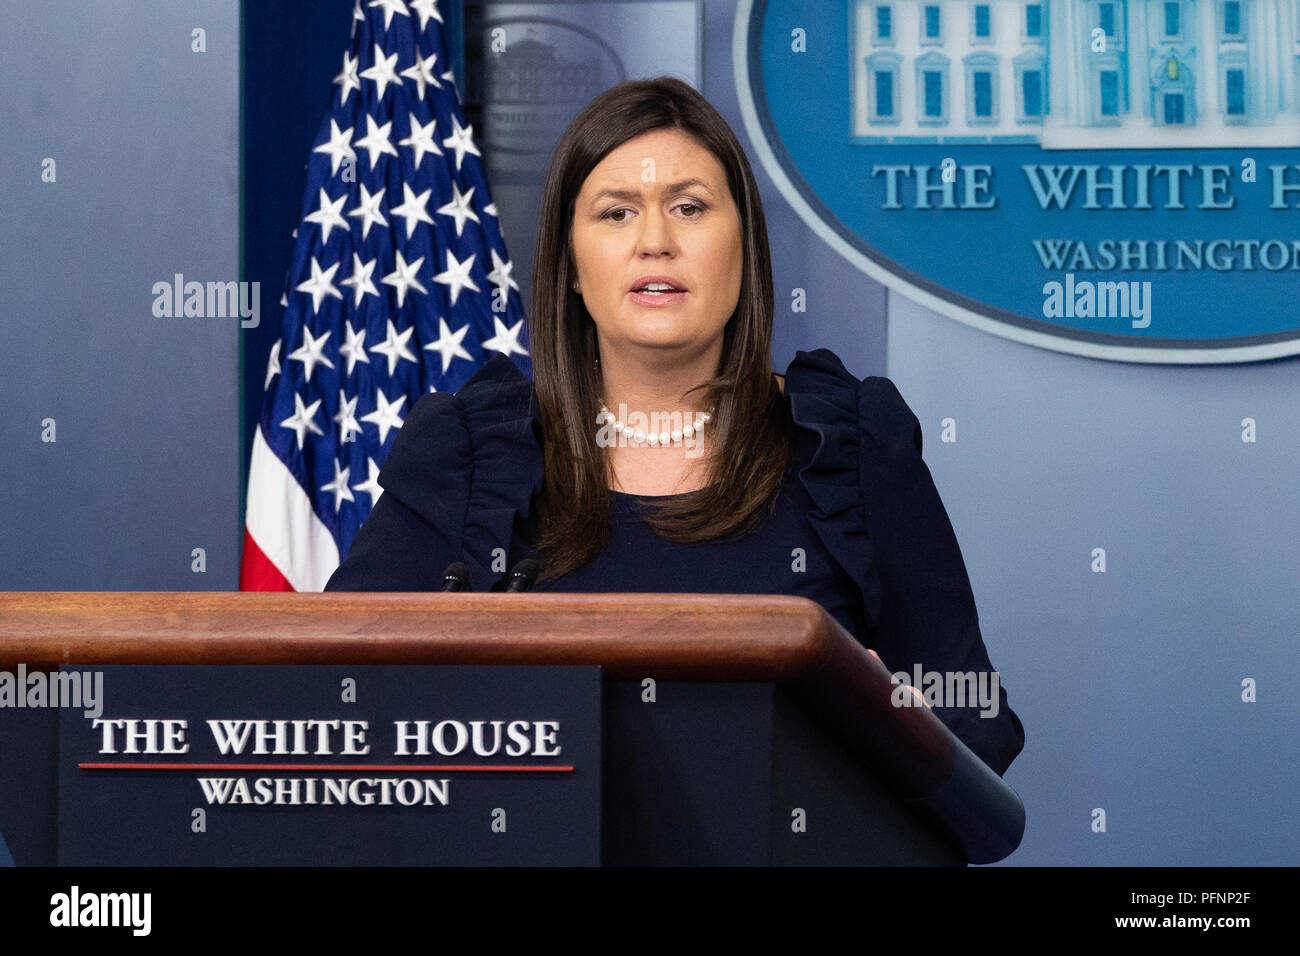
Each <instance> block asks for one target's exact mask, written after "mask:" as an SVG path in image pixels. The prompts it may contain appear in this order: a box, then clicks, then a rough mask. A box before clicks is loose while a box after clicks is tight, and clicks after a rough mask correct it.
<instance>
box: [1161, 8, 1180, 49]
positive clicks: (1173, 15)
mask: <svg viewBox="0 0 1300 956" xmlns="http://www.w3.org/2000/svg"><path fill="white" fill-rule="evenodd" d="M1164 6H1165V16H1164V20H1165V38H1166V39H1170V38H1172V37H1177V36H1179V35H1180V34H1181V33H1182V30H1181V26H1182V24H1181V23H1180V22H1179V21H1180V19H1181V17H1180V14H1181V13H1182V4H1180V3H1178V2H1177V0H1169V2H1167V3H1166V4H1165V5H1164Z"/></svg>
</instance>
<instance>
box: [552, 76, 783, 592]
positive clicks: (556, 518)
mask: <svg viewBox="0 0 1300 956" xmlns="http://www.w3.org/2000/svg"><path fill="white" fill-rule="evenodd" d="M659 129H677V130H680V131H681V132H683V133H686V134H687V135H689V136H691V137H693V138H694V139H695V140H696V141H697V142H698V143H699V144H700V145H701V146H703V147H704V148H706V149H708V150H709V151H710V152H712V153H713V155H714V156H715V157H716V158H717V160H718V162H719V163H720V164H721V166H722V167H723V169H725V170H726V171H727V185H728V187H729V188H730V190H731V198H732V200H733V201H734V202H735V205H736V209H737V211H738V212H739V214H740V226H741V233H742V243H743V274H742V276H741V283H740V298H739V300H738V302H737V304H736V311H735V312H734V313H733V315H732V316H731V318H730V320H729V321H728V323H727V325H726V328H725V330H724V332H723V345H722V357H721V361H720V364H719V372H718V374H717V375H716V376H714V377H713V378H711V379H709V380H707V381H705V382H702V383H701V384H700V385H698V386H696V387H695V388H693V389H691V391H697V390H702V392H703V397H704V399H705V401H706V402H707V404H708V405H712V406H713V407H715V408H716V412H715V413H714V416H713V421H712V422H711V423H710V425H709V428H710V429H711V434H710V437H711V439H712V441H713V444H712V449H711V454H710V456H709V471H708V477H709V481H708V484H707V486H706V487H704V488H702V489H700V490H698V491H695V492H692V493H690V494H689V495H686V496H683V497H680V498H671V499H668V500H665V501H657V502H655V503H654V504H653V506H650V507H648V508H647V509H646V513H645V520H646V521H647V523H648V524H649V525H650V526H651V527H652V528H653V529H654V530H655V531H656V532H657V533H659V534H660V535H662V536H663V537H665V538H668V539H670V540H673V541H683V542H690V541H705V540H711V539H716V538H724V537H729V536H732V535H737V534H742V533H744V532H745V531H748V530H750V529H751V528H753V526H754V525H755V524H757V523H758V521H759V519H760V518H761V512H762V510H763V508H764V507H765V506H767V507H768V509H769V510H770V509H772V508H774V507H775V503H776V496H777V494H778V493H779V491H780V489H781V485H782V482H783V479H784V477H785V471H786V468H787V467H788V465H789V460H790V432H791V424H790V420H789V408H788V405H787V404H786V402H785V400H784V398H783V396H782V395H781V391H780V389H779V388H778V387H777V384H776V382H775V381H774V380H773V376H772V368H771V343H772V314H773V292H772V263H771V257H770V254H769V251H768V244H767V226H766V223H765V221H764V218H763V204H762V200H761V198H760V197H759V194H758V186H757V184H756V183H755V181H754V174H753V172H752V170H751V169H750V167H749V161H748V159H746V157H745V153H744V150H743V149H742V148H741V145H740V142H739V141H738V140H737V139H736V135H735V133H733V132H732V130H731V127H729V126H728V125H727V123H726V121H725V120H724V119H723V118H722V117H721V116H720V115H719V114H718V111H717V110H715V109H714V108H713V106H712V105H711V104H710V103H709V102H708V101H707V100H706V99H705V98H704V97H703V96H701V95H700V94H699V93H697V92H696V91H695V90H694V89H692V88H691V87H690V86H688V85H687V84H686V83H683V82H682V81H681V80H678V79H674V78H672V77H657V78H655V79H652V80H631V81H628V82H626V83H620V84H618V85H617V86H614V87H611V88H610V89H608V90H606V91H605V92H604V93H602V94H601V95H600V96H598V97H596V99H594V100H593V101H592V102H591V103H590V104H589V105H588V106H587V108H586V109H585V110H583V111H582V113H581V114H579V115H578V116H577V117H576V118H575V119H574V120H573V122H572V123H570V124H569V127H568V129H566V130H565V131H564V135H563V136H562V137H561V138H560V141H559V143H558V144H557V146H556V148H555V153H554V155H553V156H552V158H551V165H550V168H549V170H548V172H547V175H546V185H545V188H544V191H543V193H542V203H541V212H540V221H541V224H542V227H541V229H540V230H539V232H538V234H537V247H536V254H535V256H534V258H533V287H532V304H531V308H530V313H529V339H530V341H531V350H532V364H533V380H534V384H535V386H536V389H537V398H538V405H539V416H538V417H539V419H540V422H541V430H542V450H543V459H544V462H545V466H544V467H545V471H544V478H543V484H542V490H541V492H540V494H539V496H538V502H537V512H536V515H535V518H536V521H537V525H536V535H537V542H536V543H537V547H538V549H539V550H540V551H541V552H542V553H543V556H544V558H545V564H544V567H543V570H542V573H541V575H540V577H541V579H542V580H548V579H552V578H556V577H559V576H560V575H562V574H566V573H568V572H569V571H572V570H574V569H576V568H579V567H581V566H582V565H584V564H586V563H587V562H588V561H590V560H591V559H592V558H593V557H595V556H596V554H598V553H599V552H600V550H601V549H602V548H603V547H604V546H605V545H606V543H607V542H608V536H609V523H610V507H611V502H612V497H613V496H612V493H611V491H610V488H609V478H610V471H609V460H608V458H607V456H606V455H605V454H604V451H603V449H602V448H600V447H599V445H598V444H597V441H596V434H595V432H596V411H597V409H598V408H599V407H600V405H599V401H598V398H597V396H598V395H599V394H600V385H601V379H600V372H599V370H598V369H597V368H596V357H597V355H596V341H597V340H596V328H595V324H594V323H593V322H592V319H591V316H590V315H589V314H588V313H587V310H586V307H585V306H584V304H583V301H582V298H581V296H580V295H579V294H578V293H576V292H574V291H573V288H572V282H573V280H574V278H575V277H576V275H577V270H576V268H575V265H574V262H573V259H572V253H571V249H570V246H569V231H570V228H571V227H572V223H573V214H574V203H575V200H576V199H577V196H578V193H579V192H580V191H581V189H582V184H583V183H584V182H585V181H586V179H587V176H588V175H589V174H590V173H591V171H592V169H594V168H595V167H596V165H597V164H598V163H599V162H600V161H601V160H602V159H604V157H605V156H606V155H607V154H609V153H610V152H611V151H612V150H614V149H616V148H617V147H619V146H621V145H622V144H623V143H625V142H627V141H628V140H630V139H632V138H634V137H636V136H640V135H641V134H642V133H647V132H650V131H652V130H659Z"/></svg>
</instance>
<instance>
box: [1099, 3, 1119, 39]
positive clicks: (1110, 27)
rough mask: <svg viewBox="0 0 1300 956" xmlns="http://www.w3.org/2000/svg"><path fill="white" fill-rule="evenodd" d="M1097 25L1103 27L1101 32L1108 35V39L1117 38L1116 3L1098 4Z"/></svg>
mask: <svg viewBox="0 0 1300 956" xmlns="http://www.w3.org/2000/svg"><path fill="white" fill-rule="evenodd" d="M1097 26H1099V27H1101V32H1102V33H1104V34H1105V35H1106V39H1108V40H1113V39H1114V38H1115V4H1113V3H1099V4H1097Z"/></svg>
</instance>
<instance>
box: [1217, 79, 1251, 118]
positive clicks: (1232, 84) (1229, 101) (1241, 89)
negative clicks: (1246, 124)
mask: <svg viewBox="0 0 1300 956" xmlns="http://www.w3.org/2000/svg"><path fill="white" fill-rule="evenodd" d="M1223 79H1224V83H1225V86H1226V89H1225V93H1226V94H1227V95H1226V96H1225V97H1224V103H1225V112H1226V113H1227V114H1228V116H1230V117H1233V116H1238V117H1244V116H1245V115H1246V71H1245V70H1228V71H1227V72H1226V73H1225V74H1224V77H1223Z"/></svg>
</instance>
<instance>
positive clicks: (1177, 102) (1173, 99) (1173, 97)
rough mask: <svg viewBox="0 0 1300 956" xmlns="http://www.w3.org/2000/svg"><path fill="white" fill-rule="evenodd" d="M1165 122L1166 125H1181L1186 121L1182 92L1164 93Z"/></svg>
mask: <svg viewBox="0 0 1300 956" xmlns="http://www.w3.org/2000/svg"><path fill="white" fill-rule="evenodd" d="M1164 99H1165V124H1166V125H1168V126H1181V125H1182V124H1183V123H1184V122H1186V119H1185V116H1184V110H1183V94H1182V93H1166V94H1165V97H1164Z"/></svg>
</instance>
